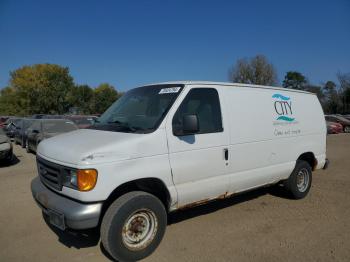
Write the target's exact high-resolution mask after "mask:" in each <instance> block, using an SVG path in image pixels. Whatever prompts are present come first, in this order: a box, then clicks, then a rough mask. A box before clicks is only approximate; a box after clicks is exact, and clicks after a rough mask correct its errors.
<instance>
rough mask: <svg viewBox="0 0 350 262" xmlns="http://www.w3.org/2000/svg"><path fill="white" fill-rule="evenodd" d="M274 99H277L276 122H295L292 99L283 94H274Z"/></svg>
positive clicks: (275, 103) (275, 104)
mask: <svg viewBox="0 0 350 262" xmlns="http://www.w3.org/2000/svg"><path fill="white" fill-rule="evenodd" d="M272 98H274V99H275V102H274V106H275V111H276V113H277V115H278V117H277V118H276V120H280V121H287V122H293V121H294V120H295V118H294V117H293V111H292V101H291V100H290V97H288V96H284V95H281V94H274V95H273V96H272Z"/></svg>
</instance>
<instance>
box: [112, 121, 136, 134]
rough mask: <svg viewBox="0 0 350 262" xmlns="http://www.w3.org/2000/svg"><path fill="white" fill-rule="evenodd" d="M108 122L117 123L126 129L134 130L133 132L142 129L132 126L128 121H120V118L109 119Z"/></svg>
mask: <svg viewBox="0 0 350 262" xmlns="http://www.w3.org/2000/svg"><path fill="white" fill-rule="evenodd" d="M107 123H108V124H116V125H117V126H118V127H121V128H124V129H126V130H129V131H132V132H136V131H138V130H140V129H141V128H140V127H136V126H135V127H134V126H130V125H129V124H128V123H126V122H120V121H118V120H116V121H109V122H107Z"/></svg>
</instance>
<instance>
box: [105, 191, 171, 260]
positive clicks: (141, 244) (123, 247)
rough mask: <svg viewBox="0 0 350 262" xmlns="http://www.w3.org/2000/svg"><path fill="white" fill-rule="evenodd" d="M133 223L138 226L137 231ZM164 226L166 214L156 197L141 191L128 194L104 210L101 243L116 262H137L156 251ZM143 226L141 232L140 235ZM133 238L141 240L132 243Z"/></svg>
mask: <svg viewBox="0 0 350 262" xmlns="http://www.w3.org/2000/svg"><path fill="white" fill-rule="evenodd" d="M140 220H141V222H140ZM147 222H148V223H147ZM135 223H139V224H138V225H136V227H137V226H138V227H137V228H135ZM166 225H167V213H166V211H165V208H164V205H163V203H162V202H161V201H160V200H159V199H158V198H157V197H155V196H153V195H151V194H149V193H146V192H142V191H133V192H129V193H127V194H125V195H122V196H121V197H119V198H118V199H117V200H115V201H114V202H113V203H112V204H111V206H110V207H109V208H108V209H107V211H106V213H105V215H104V217H103V219H102V223H101V242H102V244H103V246H104V248H105V249H106V251H107V252H108V253H109V254H110V255H111V256H112V257H113V258H114V259H116V260H117V261H136V260H140V259H142V258H145V257H147V256H149V255H150V254H152V252H153V251H154V250H155V249H156V248H157V247H158V245H159V243H160V242H161V240H162V238H163V236H164V233H165V229H166ZM142 226H143V230H144V232H140V231H139V230H140V227H141V230H142ZM130 227H134V228H130ZM135 231H138V232H136V233H135ZM135 234H141V235H140V237H142V238H143V239H141V241H137V240H135V236H134V235H135ZM133 241H134V242H133Z"/></svg>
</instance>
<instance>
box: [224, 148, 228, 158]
mask: <svg viewBox="0 0 350 262" xmlns="http://www.w3.org/2000/svg"><path fill="white" fill-rule="evenodd" d="M224 156H225V160H226V161H228V149H227V148H225V149H224Z"/></svg>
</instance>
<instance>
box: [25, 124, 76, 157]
mask: <svg viewBox="0 0 350 262" xmlns="http://www.w3.org/2000/svg"><path fill="white" fill-rule="evenodd" d="M77 129H78V127H77V125H75V124H74V122H72V121H70V120H68V119H40V120H39V119H37V120H35V121H34V122H33V123H32V125H31V126H30V127H29V128H28V130H27V139H26V150H27V152H32V151H33V152H36V148H37V146H38V145H39V143H40V142H41V141H42V140H45V139H47V138H50V137H53V136H57V135H59V134H63V133H67V132H70V131H74V130H77Z"/></svg>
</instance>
